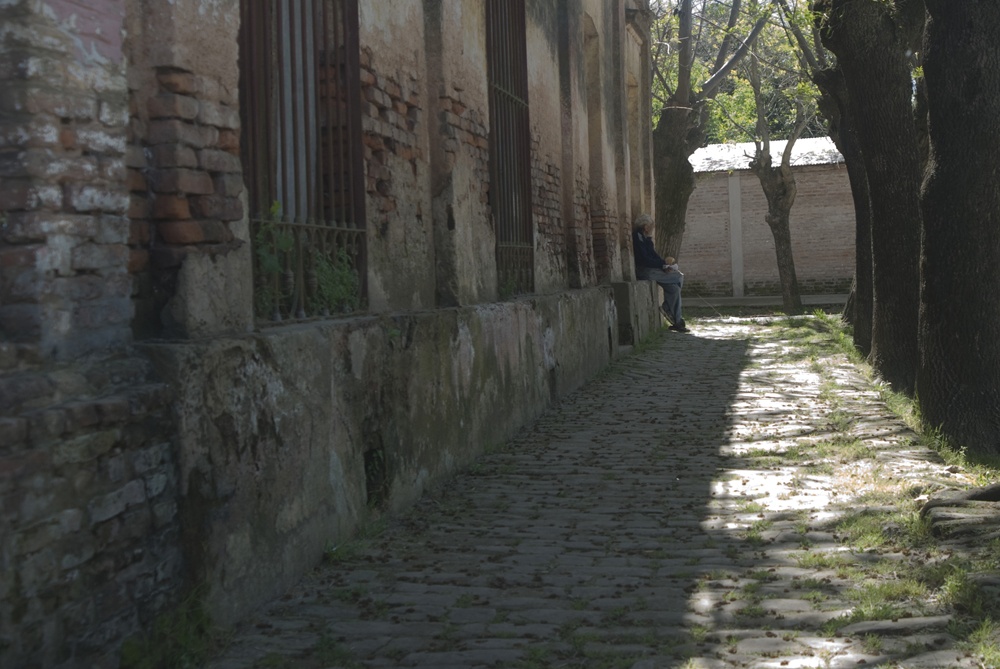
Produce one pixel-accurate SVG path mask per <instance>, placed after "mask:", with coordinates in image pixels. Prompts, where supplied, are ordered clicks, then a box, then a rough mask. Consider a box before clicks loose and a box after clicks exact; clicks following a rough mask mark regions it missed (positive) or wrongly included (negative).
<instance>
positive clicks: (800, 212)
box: [678, 165, 854, 296]
mask: <svg viewBox="0 0 1000 669" xmlns="http://www.w3.org/2000/svg"><path fill="white" fill-rule="evenodd" d="M795 172H796V183H797V185H798V193H797V196H796V199H795V205H794V207H793V208H792V212H791V221H790V225H791V235H792V247H793V253H794V257H795V270H796V274H797V276H798V281H799V289H800V291H801V292H802V294H804V295H809V294H813V295H819V294H837V293H847V292H848V291H849V290H850V287H851V280H852V278H853V276H854V204H853V200H852V199H851V190H850V184H849V182H848V179H847V170H846V169H845V168H844V167H843V165H816V166H805V167H796V168H795ZM734 175H735V178H733V179H731V176H730V174H729V173H725V172H718V173H702V174H700V175H699V176H698V181H697V187H696V188H695V191H694V193H693V194H692V196H691V201H690V203H689V205H688V218H687V227H686V229H685V233H684V241H683V244H682V246H681V252H680V256H679V258H678V260H679V262H680V264H681V269H682V270H683V271H684V273H685V278H684V285H685V289H686V290H689V291H691V292H696V293H697V294H699V295H702V296H709V295H711V296H730V295H733V274H734V270H733V267H734V260H735V262H738V263H742V267H743V291H744V295H747V296H752V295H780V294H781V287H780V282H779V279H778V268H777V261H776V259H775V255H774V239H773V237H772V235H771V230H770V228H768V226H767V223H766V222H765V221H764V215H765V214H766V213H767V202H766V200H765V199H764V194H763V191H762V190H761V187H760V182H759V181H758V180H757V178H756V177H755V176H754V175H753V174H751V173H749V172H745V171H741V172H735V173H734ZM731 181H732V182H735V183H738V189H739V191H738V194H739V199H738V208H739V213H740V217H739V223H740V227H739V228H738V229H737V230H736V237H737V239H739V243H740V244H741V245H742V254H741V255H740V256H739V257H737V258H735V259H734V257H733V248H734V246H733V238H734V234H733V229H732V228H733V222H732V221H731V216H733V214H732V212H731V209H730V204H731V194H730V188H731V185H730V184H731ZM734 186H735V184H734Z"/></svg>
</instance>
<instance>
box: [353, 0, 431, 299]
mask: <svg viewBox="0 0 1000 669" xmlns="http://www.w3.org/2000/svg"><path fill="white" fill-rule="evenodd" d="M358 9H359V29H360V43H361V45H362V46H361V48H362V54H363V55H362V68H363V69H364V70H365V74H364V77H363V80H362V84H363V95H364V98H365V102H364V104H363V105H362V110H361V123H362V128H363V131H364V142H365V145H366V152H365V161H364V162H365V177H366V183H367V187H366V203H365V205H366V210H367V218H368V224H369V230H370V231H371V234H369V236H368V302H369V308H370V309H371V310H372V311H376V312H381V311H386V310H390V309H420V308H428V307H431V306H433V305H434V303H435V301H434V287H435V275H434V262H435V259H434V239H433V230H432V215H431V201H430V193H429V190H428V187H429V172H428V141H429V137H428V128H429V126H428V124H429V123H431V124H432V123H433V110H432V108H431V107H430V106H429V103H428V100H427V86H426V83H425V82H426V71H427V64H426V60H425V49H424V46H425V36H424V13H423V3H422V2H420V0H402V1H401V2H392V3H384V2H362V3H360V4H359V7H358Z"/></svg>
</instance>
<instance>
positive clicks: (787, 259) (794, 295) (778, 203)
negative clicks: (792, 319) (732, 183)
mask: <svg viewBox="0 0 1000 669" xmlns="http://www.w3.org/2000/svg"><path fill="white" fill-rule="evenodd" d="M790 141H794V140H790ZM767 151H768V148H767V145H766V144H765V145H764V148H763V149H760V150H758V151H757V155H756V156H754V159H753V160H752V161H750V171H751V172H753V173H754V174H756V175H757V179H759V180H760V186H761V189H762V190H763V191H764V197H765V198H766V199H767V214H766V215H765V216H764V220H765V221H767V227H769V228H771V236H772V237H773V238H774V253H775V256H777V261H778V278H779V280H780V281H781V303H782V305H783V308H784V310H785V313H786V314H801V313H802V297H801V296H800V295H799V280H798V277H797V276H796V274H795V258H794V257H793V256H792V233H791V230H790V228H789V224H788V219H789V212H791V210H792V205H793V204H795V194H796V190H797V186H796V184H795V175H794V174H792V170H791V169H790V168H787V167H785V166H779V167H772V166H771V156H770V155H769V154H768V153H767Z"/></svg>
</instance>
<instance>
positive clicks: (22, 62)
mask: <svg viewBox="0 0 1000 669" xmlns="http://www.w3.org/2000/svg"><path fill="white" fill-rule="evenodd" d="M72 11H73V8H72V7H71V6H69V5H67V4H66V3H56V6H55V7H53V9H52V13H51V14H49V13H47V12H45V11H43V9H42V7H41V6H40V5H37V4H36V3H29V2H15V3H4V4H3V5H2V6H0V22H3V24H4V25H5V26H12V27H13V26H16V27H17V30H9V31H7V33H6V34H7V37H6V39H5V42H4V45H3V47H2V49H0V54H2V56H3V61H4V64H5V66H4V67H3V68H0V87H2V88H3V91H4V94H3V96H2V101H0V335H2V338H3V339H4V340H7V341H12V342H17V343H20V344H27V345H29V346H32V347H37V348H38V349H39V350H40V352H41V354H42V355H44V356H47V357H56V358H60V359H68V358H71V357H73V356H75V355H79V354H83V353H87V352H89V351H93V350H99V349H102V348H105V347H108V346H114V345H118V344H121V343H124V342H127V341H128V340H129V336H130V333H129V322H130V320H131V318H132V306H131V303H130V302H129V298H128V288H127V283H128V282H127V280H123V279H124V278H125V276H126V271H127V270H126V261H127V257H128V248H127V246H126V242H127V239H128V228H129V225H128V220H127V218H126V213H127V208H128V198H127V195H126V193H125V189H124V179H123V176H124V173H125V165H124V156H125V133H126V128H125V121H126V118H127V102H126V90H125V88H126V87H125V71H124V63H123V62H122V60H121V58H120V57H119V58H118V59H117V60H115V59H111V60H107V59H101V58H93V59H81V53H80V51H79V48H80V45H82V44H90V45H92V46H93V44H92V42H93V40H94V39H95V34H94V33H93V32H88V31H93V30H97V28H98V27H100V26H103V25H107V24H109V23H110V24H114V22H115V20H117V22H118V24H119V26H120V23H121V13H122V11H123V3H122V2H120V1H118V2H111V1H110V0H109V1H106V2H103V3H98V6H96V7H93V8H91V9H90V10H87V11H86V12H84V14H85V15H86V16H84V17H83V18H82V19H81V21H82V25H81V28H82V29H84V34H83V35H82V36H81V38H80V39H74V38H73V37H71V36H70V35H68V34H66V33H65V32H63V31H62V29H61V28H62V25H63V24H62V23H61V22H62V21H65V20H70V18H71V17H70V16H69V15H68V14H69V13H72ZM74 16H75V15H74ZM119 32H120V27H119ZM109 39H110V40H111V44H107V43H105V42H104V41H101V40H97V41H98V42H100V44H101V47H100V48H101V49H104V48H109V49H111V50H113V49H114V48H115V47H118V49H119V55H120V44H117V43H116V42H115V39H116V38H115V37H114V36H110V37H109ZM42 45H46V46H44V47H43V46H42ZM94 48H95V49H97V47H96V46H95V47H94Z"/></svg>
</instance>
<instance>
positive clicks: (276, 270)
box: [253, 202, 295, 315]
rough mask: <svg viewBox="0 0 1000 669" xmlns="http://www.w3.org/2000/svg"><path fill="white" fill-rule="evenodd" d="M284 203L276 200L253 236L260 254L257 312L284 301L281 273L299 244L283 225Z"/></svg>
mask: <svg viewBox="0 0 1000 669" xmlns="http://www.w3.org/2000/svg"><path fill="white" fill-rule="evenodd" d="M280 221H281V203H280V202H274V203H273V204H272V205H271V209H270V210H269V211H268V214H267V217H266V218H264V219H263V220H262V221H260V224H259V226H258V228H257V233H256V234H255V235H254V238H253V248H254V254H255V255H256V257H257V281H256V285H255V286H254V300H255V302H256V307H257V313H259V314H266V315H270V314H271V312H273V311H274V310H275V309H277V307H278V304H279V303H280V301H281V296H282V295H281V283H280V281H278V275H280V274H281V271H282V269H283V268H284V262H283V261H284V259H285V257H286V256H287V254H288V253H289V252H291V250H292V249H293V248H294V247H295V237H294V236H293V235H292V233H291V232H289V231H288V230H284V229H282V228H281V227H279V223H280Z"/></svg>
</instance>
